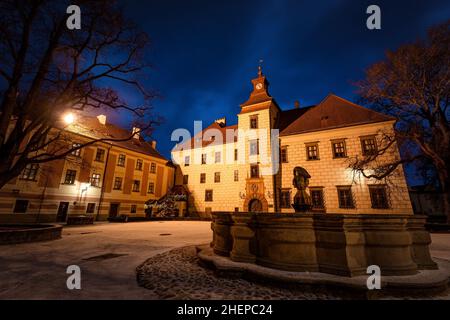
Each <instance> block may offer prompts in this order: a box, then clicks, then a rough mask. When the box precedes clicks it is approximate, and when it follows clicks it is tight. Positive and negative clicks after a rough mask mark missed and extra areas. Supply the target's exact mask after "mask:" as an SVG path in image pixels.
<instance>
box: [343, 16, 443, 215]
mask: <svg viewBox="0 0 450 320" xmlns="http://www.w3.org/2000/svg"><path fill="white" fill-rule="evenodd" d="M357 85H358V87H359V93H360V95H361V97H362V100H363V103H365V104H367V105H369V106H371V107H373V108H375V109H376V110H378V111H381V112H383V113H386V114H389V115H392V116H394V117H395V118H396V119H397V122H396V125H395V131H393V133H391V134H383V137H382V140H383V143H382V147H381V148H379V149H378V150H377V152H376V153H374V154H371V155H369V156H366V157H363V158H356V159H355V160H354V161H353V162H352V163H351V165H350V167H351V168H352V169H353V170H355V171H357V172H360V173H361V174H363V175H364V176H365V177H366V178H375V179H378V180H380V179H384V178H385V177H387V176H389V175H390V174H392V173H393V172H394V171H395V170H397V169H398V167H399V166H400V165H402V164H407V163H413V164H414V165H416V166H417V168H423V169H424V170H426V171H424V172H425V173H426V172H430V171H429V168H430V166H429V165H430V164H431V165H432V166H433V168H434V171H435V174H436V175H437V177H438V180H439V184H440V189H441V191H442V192H443V195H444V197H443V198H444V208H445V212H446V214H447V216H448V219H449V222H450V214H449V212H450V181H449V179H450V177H449V173H450V122H449V113H450V110H449V108H448V107H449V102H450V21H447V22H446V23H443V24H441V25H438V26H435V27H433V28H431V29H430V30H429V31H428V37H427V39H424V40H418V41H416V42H415V43H411V44H405V45H403V46H401V47H399V48H398V49H397V50H395V51H388V52H387V55H386V58H385V60H384V61H381V62H378V63H375V64H374V65H372V66H370V67H369V68H368V70H367V71H366V79H365V80H363V81H360V82H359V83H358V84H357ZM396 141H397V142H399V145H400V150H401V155H402V157H394V158H393V159H394V160H393V161H390V162H385V161H384V162H383V161H381V162H380V161H378V159H380V158H381V157H382V156H383V155H384V154H385V153H386V152H388V150H391V149H392V146H393V145H394V144H395V143H396Z"/></svg>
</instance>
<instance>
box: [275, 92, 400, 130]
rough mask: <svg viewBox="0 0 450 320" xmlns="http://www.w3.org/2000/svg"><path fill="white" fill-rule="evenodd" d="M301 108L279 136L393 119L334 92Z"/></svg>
mask: <svg viewBox="0 0 450 320" xmlns="http://www.w3.org/2000/svg"><path fill="white" fill-rule="evenodd" d="M302 109H304V110H303V112H300V111H298V113H299V116H298V117H297V119H295V120H294V121H293V122H292V123H290V124H289V125H287V126H286V127H285V128H282V129H280V131H281V132H280V136H286V135H292V134H297V133H303V132H311V131H319V130H325V129H333V128H341V127H348V126H354V125H360V124H367V123H375V122H383V121H392V120H395V118H393V117H390V116H387V115H384V114H382V113H379V112H376V111H373V110H370V109H367V108H364V107H361V106H359V105H357V104H354V103H352V102H350V101H348V100H345V99H343V98H341V97H338V96H336V95H334V94H330V95H328V96H327V97H326V98H325V99H324V100H323V101H322V102H321V103H319V104H318V105H316V106H313V107H309V108H301V109H299V110H302ZM285 112H286V111H285ZM284 124H285V123H284Z"/></svg>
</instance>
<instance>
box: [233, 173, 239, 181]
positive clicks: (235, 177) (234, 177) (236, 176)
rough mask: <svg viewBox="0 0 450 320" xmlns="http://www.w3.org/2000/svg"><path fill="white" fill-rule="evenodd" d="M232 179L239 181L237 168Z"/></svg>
mask: <svg viewBox="0 0 450 320" xmlns="http://www.w3.org/2000/svg"><path fill="white" fill-rule="evenodd" d="M233 181H234V182H239V170H234V173H233Z"/></svg>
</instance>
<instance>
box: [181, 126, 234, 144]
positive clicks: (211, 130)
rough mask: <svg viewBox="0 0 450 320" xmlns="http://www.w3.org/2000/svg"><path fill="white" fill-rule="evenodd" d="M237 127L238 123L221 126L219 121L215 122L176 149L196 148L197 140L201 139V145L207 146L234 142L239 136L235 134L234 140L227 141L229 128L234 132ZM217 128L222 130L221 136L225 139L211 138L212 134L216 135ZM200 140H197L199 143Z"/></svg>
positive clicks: (219, 130)
mask: <svg viewBox="0 0 450 320" xmlns="http://www.w3.org/2000/svg"><path fill="white" fill-rule="evenodd" d="M236 129H237V125H232V126H221V125H219V124H218V123H216V122H214V123H212V124H211V125H210V126H209V127H207V128H205V129H203V130H202V131H201V132H199V133H197V134H196V135H195V136H193V137H192V138H191V139H190V140H189V141H188V142H185V143H182V144H179V145H177V147H176V148H175V150H182V149H194V148H196V147H197V146H196V143H195V142H196V140H197V139H201V146H202V147H203V148H204V147H207V146H209V145H220V144H224V143H232V142H236V141H237V137H235V136H234V135H233V141H227V130H232V131H233V133H234V131H235V130H236ZM216 130H218V132H220V134H221V136H222V137H223V141H222V140H221V139H209V138H211V137H212V136H215V135H216V134H215V133H216V132H217V131H216ZM199 143H200V141H198V142H197V144H199Z"/></svg>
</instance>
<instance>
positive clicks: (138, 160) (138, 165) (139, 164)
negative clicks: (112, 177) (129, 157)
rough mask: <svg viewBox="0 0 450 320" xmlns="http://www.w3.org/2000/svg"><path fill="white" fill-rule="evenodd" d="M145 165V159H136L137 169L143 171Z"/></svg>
mask: <svg viewBox="0 0 450 320" xmlns="http://www.w3.org/2000/svg"><path fill="white" fill-rule="evenodd" d="M143 167H144V160H142V159H136V166H135V170H137V171H142V168H143Z"/></svg>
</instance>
